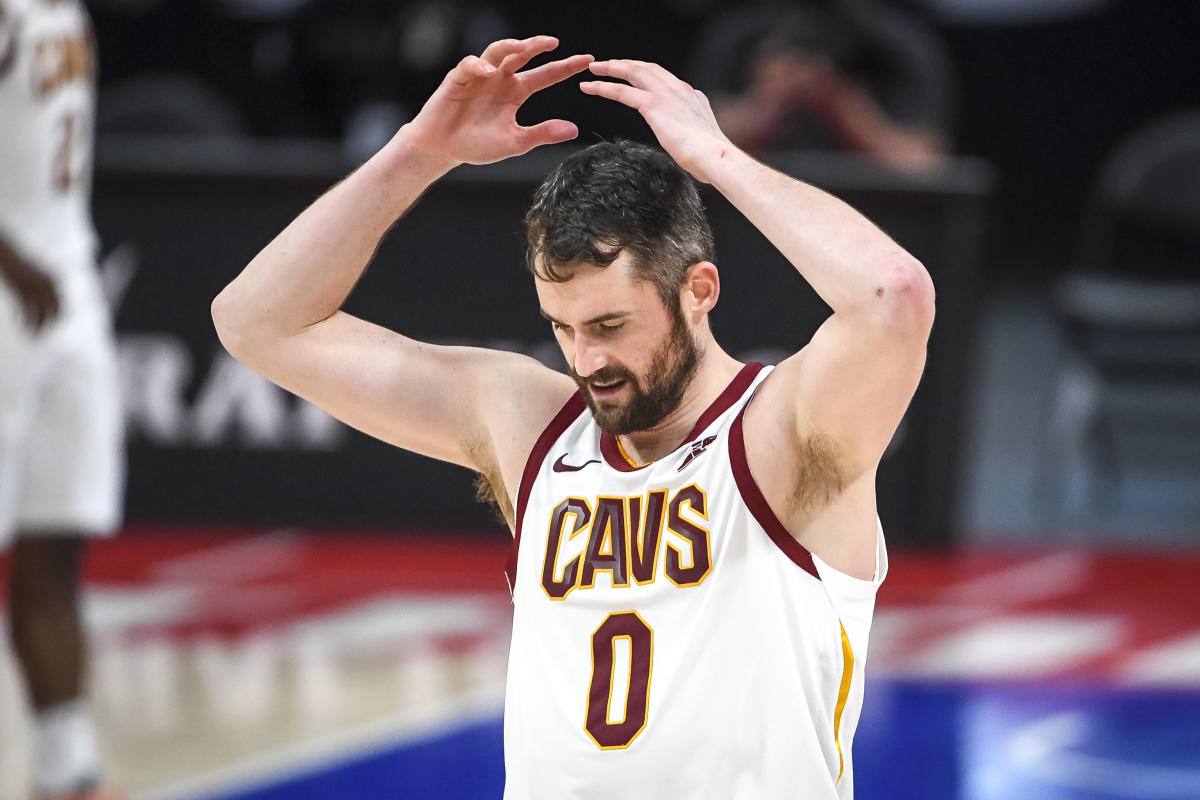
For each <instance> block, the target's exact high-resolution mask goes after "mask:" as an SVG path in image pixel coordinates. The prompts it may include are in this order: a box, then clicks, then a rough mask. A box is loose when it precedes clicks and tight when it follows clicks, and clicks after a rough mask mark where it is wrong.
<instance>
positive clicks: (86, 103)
mask: <svg viewBox="0 0 1200 800" xmlns="http://www.w3.org/2000/svg"><path fill="white" fill-rule="evenodd" d="M95 78H96V55H95V48H94V45H93V41H92V32H91V24H90V22H89V20H88V16H87V12H86V11H85V10H84V8H83V4H82V3H80V2H78V0H53V1H50V0H0V138H2V139H3V141H0V236H3V237H4V238H5V239H6V240H7V241H8V242H9V243H10V244H11V245H12V246H13V248H14V249H15V250H16V251H17V252H18V253H19V254H20V255H21V256H22V257H24V258H26V259H28V260H29V261H31V262H32V263H33V264H34V265H35V266H36V267H38V268H39V269H41V270H42V271H43V272H47V273H50V274H51V275H53V276H56V277H63V276H65V275H69V274H72V273H75V272H77V271H83V270H91V269H92V268H93V266H94V264H95V250H96V234H95V231H94V230H93V228H92V220H91V207H90V202H91V201H90V197H91V175H92V164H91V159H92V136H93V132H92V128H93V124H94V119H93V116H94V111H95Z"/></svg>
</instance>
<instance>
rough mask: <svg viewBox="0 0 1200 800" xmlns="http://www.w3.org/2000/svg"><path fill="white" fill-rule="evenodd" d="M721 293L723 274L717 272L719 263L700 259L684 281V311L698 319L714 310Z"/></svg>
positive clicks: (682, 295)
mask: <svg viewBox="0 0 1200 800" xmlns="http://www.w3.org/2000/svg"><path fill="white" fill-rule="evenodd" d="M720 295H721V276H720V275H719V274H718V273H717V265H716V264H714V263H712V262H711V261H698V262H696V263H695V264H693V265H692V266H691V268H690V269H689V270H688V274H687V278H685V279H684V281H683V288H682V290H681V292H680V300H681V302H682V304H683V313H684V314H685V315H686V316H689V317H692V318H693V321H697V320H696V319H695V318H697V317H701V316H704V315H705V314H707V313H708V312H709V311H712V309H713V306H715V305H716V304H717V298H718V297H720Z"/></svg>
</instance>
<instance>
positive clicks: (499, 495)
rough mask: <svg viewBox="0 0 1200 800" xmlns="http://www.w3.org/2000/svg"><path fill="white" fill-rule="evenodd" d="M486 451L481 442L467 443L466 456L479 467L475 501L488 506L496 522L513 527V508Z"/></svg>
mask: <svg viewBox="0 0 1200 800" xmlns="http://www.w3.org/2000/svg"><path fill="white" fill-rule="evenodd" d="M486 454H487V450H486V448H484V446H483V443H482V442H469V443H468V444H467V455H469V456H470V457H471V461H473V462H474V463H475V464H478V465H481V469H480V470H479V471H478V472H476V473H475V499H476V500H477V501H478V502H480V503H483V504H484V505H490V506H491V507H492V512H493V513H494V514H495V515H496V520H497V521H498V522H503V523H504V524H506V525H508V526H509V527H510V528H511V527H512V526H513V507H512V503H511V502H509V499H508V492H506V491H505V490H504V481H503V480H502V479H501V477H500V468H499V467H498V466H497V465H495V464H494V463H492V461H491V459H489V458H487V456H486Z"/></svg>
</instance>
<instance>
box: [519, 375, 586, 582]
mask: <svg viewBox="0 0 1200 800" xmlns="http://www.w3.org/2000/svg"><path fill="white" fill-rule="evenodd" d="M586 407H587V403H585V402H584V400H583V395H581V394H580V393H579V392H576V393H575V394H573V395H571V399H570V400H568V401H567V402H566V403H564V404H563V407H562V408H560V409H559V410H558V413H557V414H555V415H554V419H552V420H550V424H549V425H547V426H546V429H545V430H543V431H542V435H541V436H539V437H538V439H537V442H535V443H534V445H533V449H532V450H531V451H529V458H528V459H527V460H526V461H525V471H524V472H522V473H521V485H520V487H519V488H518V489H517V510H516V512H515V517H514V525H515V530H514V532H513V543H512V551H511V552H510V553H509V556H508V564H506V565H505V567H504V573H505V575H507V576H508V588H509V591H511V592H513V594H516V591H517V553H518V552H519V551H520V549H521V521H522V520H523V519H524V518H525V507H526V506H527V505H528V504H529V495H530V494H531V493H532V492H533V482H534V480H535V479H536V478H537V475H538V472H540V471H541V469H542V463H543V462H544V461H545V460H546V456H547V455H549V453H550V448H551V447H553V446H554V443H555V442H556V441H558V437H560V436H562V435H563V431H565V430H566V429H567V428H569V427H570V426H571V423H572V422H574V421H575V420H576V419H577V418H578V417H579V415H580V414H581V413H582V412H583V409H585V408H586Z"/></svg>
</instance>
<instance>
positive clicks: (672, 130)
mask: <svg viewBox="0 0 1200 800" xmlns="http://www.w3.org/2000/svg"><path fill="white" fill-rule="evenodd" d="M588 68H589V69H590V70H591V71H592V74H594V75H600V76H603V77H606V78H619V79H621V80H624V81H628V83H616V82H615V81H584V82H583V83H581V84H579V88H580V89H582V90H583V91H584V92H586V93H587V94H594V95H598V96H600V97H607V98H608V99H609V100H616V101H617V102H618V103H623V104H624V105H627V106H629V107H630V108H632V109H635V110H636V111H637V112H638V113H639V114H641V115H642V117H643V118H645V120H646V122H647V124H649V125H650V130H652V131H654V135H655V136H656V137H658V142H659V144H661V145H662V146H663V149H664V150H666V151H667V153H668V154H670V156H671V158H673V159H675V161H676V163H678V164H679V166H681V167H683V168H684V169H686V170H687V171H688V172H690V173H691V174H692V176H693V177H695V178H696V179H697V180H699V181H703V182H704V183H709V182H710V181H709V179H708V177H707V174H706V170H705V164H709V163H711V162H712V160H713V159H719V158H721V157H723V156H724V155H725V154H726V153H727V152H728V151H730V150H732V149H734V145H733V144H732V143H731V142H730V141H729V139H728V137H726V136H725V134H724V133H722V132H721V127H720V126H719V125H718V124H717V120H716V117H714V116H713V111H712V107H711V106H710V105H709V104H708V98H707V97H705V96H704V93H703V92H701V91H700V90H698V89H694V88H692V86H690V85H689V84H687V83H686V82H684V81H682V80H680V79H679V78H677V77H675V76H674V75H672V74H671V73H670V72H668V71H667V70H666V69H664V68H663V67H661V66H659V65H658V64H653V63H650V62H648V61H632V60H629V59H613V60H610V61H594V62H592V63H591V64H590V65H589V66H588Z"/></svg>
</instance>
